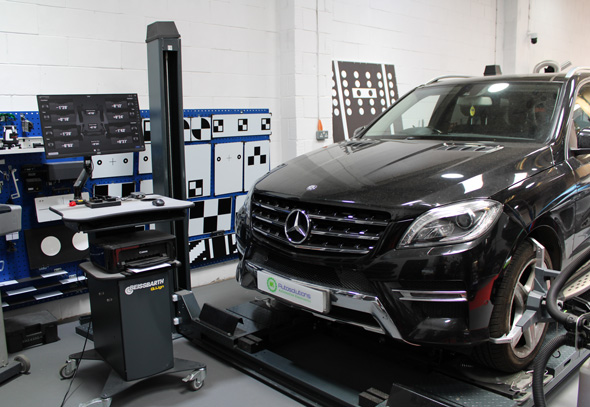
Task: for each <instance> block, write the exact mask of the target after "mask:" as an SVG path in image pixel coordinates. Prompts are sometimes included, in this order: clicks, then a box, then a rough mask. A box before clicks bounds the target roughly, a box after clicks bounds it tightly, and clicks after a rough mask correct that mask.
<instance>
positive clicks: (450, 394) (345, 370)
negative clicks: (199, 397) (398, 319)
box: [177, 291, 590, 407]
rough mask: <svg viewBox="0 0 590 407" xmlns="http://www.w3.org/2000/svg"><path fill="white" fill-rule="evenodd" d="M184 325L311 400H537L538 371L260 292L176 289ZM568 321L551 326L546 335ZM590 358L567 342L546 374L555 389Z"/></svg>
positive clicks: (367, 404)
mask: <svg viewBox="0 0 590 407" xmlns="http://www.w3.org/2000/svg"><path fill="white" fill-rule="evenodd" d="M177 294H178V296H179V298H178V300H179V301H178V303H177V317H178V318H180V320H181V323H180V325H179V326H178V327H179V332H180V333H181V334H182V335H184V336H185V337H186V338H188V339H189V340H191V341H192V342H193V343H195V344H196V345H198V346H199V347H200V348H202V349H205V350H206V351H209V352H211V353H212V354H214V355H216V356H218V357H220V358H221V359H223V360H224V361H226V362H228V363H229V364H231V365H233V366H234V367H236V368H237V369H239V370H241V371H243V372H245V373H247V374H249V375H251V376H253V377H255V378H256V379H258V380H260V381H262V382H264V383H265V384H267V385H269V386H271V387H273V388H275V389H277V390H279V391H281V392H283V393H285V394H287V395H289V396H290V397H292V398H293V399H295V400H297V401H299V402H301V403H302V404H304V405H309V406H334V407H336V406H339V407H340V406H346V407H393V406H403V407H430V406H439V407H442V406H449V407H476V406H477V407H487V406H490V407H512V406H525V407H528V406H532V405H533V398H532V387H531V384H532V373H531V372H528V371H522V372H518V373H515V374H506V373H502V372H498V371H494V370H491V369H485V368H483V367H479V366H476V365H475V364H473V363H472V362H471V361H470V360H469V359H468V358H467V357H465V356H463V355H460V354H454V353H451V352H449V351H442V350H435V349H432V348H428V347H416V346H411V345H408V344H404V343H400V342H398V341H394V340H392V339H389V338H387V337H385V336H383V335H380V334H377V333H372V332H368V331H365V330H363V329H361V328H358V327H354V326H349V325H344V324H340V323H333V322H330V321H326V320H323V319H320V318H316V317H314V316H312V315H311V314H309V313H307V312H305V311H299V310H296V309H292V308H289V307H286V306H277V304H276V303H275V301H274V300H271V299H263V300H254V301H251V302H248V303H244V304H240V305H237V306H234V307H231V308H228V309H226V310H220V309H217V308H214V307H212V306H210V305H209V304H204V305H203V308H202V309H199V306H198V304H197V303H196V300H195V299H194V297H193V296H192V294H191V293H190V292H189V291H182V292H179V293H177ZM560 333H561V331H560V329H559V328H558V327H557V326H556V325H555V324H551V325H550V327H549V328H548V334H547V340H549V339H551V338H552V337H554V336H555V335H557V334H560ZM589 356H590V352H589V351H588V350H585V349H582V350H576V349H574V348H571V347H564V348H562V349H561V350H560V352H559V356H558V357H554V358H552V360H551V361H550V362H549V364H548V366H547V372H546V376H545V393H546V394H550V393H551V392H552V391H553V390H554V389H556V388H557V387H558V385H559V384H560V383H561V382H563V380H565V379H566V378H567V377H568V376H569V375H570V374H571V373H573V372H575V371H576V370H577V369H578V368H579V367H580V366H581V364H582V363H583V362H584V361H585V360H586V359H587V358H588V357H589Z"/></svg>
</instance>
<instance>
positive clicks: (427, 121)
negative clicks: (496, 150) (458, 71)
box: [362, 82, 560, 142]
mask: <svg viewBox="0 0 590 407" xmlns="http://www.w3.org/2000/svg"><path fill="white" fill-rule="evenodd" d="M559 90H560V84H557V83H549V82H547V83H544V82H484V83H468V84H461V85H440V86H430V87H424V88H417V89H416V90H414V91H413V92H412V93H410V94H409V95H407V96H406V97H405V98H403V99H402V100H400V101H399V102H398V103H397V104H395V105H394V106H393V107H392V108H391V109H390V110H389V111H387V113H385V115H384V116H382V117H381V118H380V119H379V120H377V121H376V122H375V123H374V124H373V125H372V126H371V127H370V128H369V129H368V130H367V131H366V132H365V133H364V134H363V136H362V137H363V138H381V139H382V138H396V139H398V138H403V139H408V138H410V139H412V138H435V139H441V140H449V141H450V140H458V141H460V140H468V141H495V140H498V141H500V140H502V141H526V142H531V141H535V142H545V141H546V140H547V138H548V136H549V129H550V127H551V123H552V121H553V116H554V114H555V105H556V101H557V98H558V95H559Z"/></svg>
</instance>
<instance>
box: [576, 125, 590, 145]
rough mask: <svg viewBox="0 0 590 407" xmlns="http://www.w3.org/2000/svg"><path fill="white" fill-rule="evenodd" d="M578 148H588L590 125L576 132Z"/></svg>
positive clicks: (589, 143)
mask: <svg viewBox="0 0 590 407" xmlns="http://www.w3.org/2000/svg"><path fill="white" fill-rule="evenodd" d="M578 148H590V127H586V128H585V129H582V130H580V131H579V132H578Z"/></svg>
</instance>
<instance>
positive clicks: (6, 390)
mask: <svg viewBox="0 0 590 407" xmlns="http://www.w3.org/2000/svg"><path fill="white" fill-rule="evenodd" d="M195 295H196V298H197V301H198V302H199V304H201V305H202V304H203V303H205V302H208V303H211V304H213V305H215V306H216V307H218V308H222V309H223V308H226V307H230V306H232V305H236V304H240V303H243V302H247V301H249V300H251V299H252V298H253V297H254V296H256V295H257V294H255V293H253V292H250V291H247V290H244V289H242V288H240V287H239V286H238V285H237V284H236V283H235V281H233V280H229V281H224V282H220V283H216V284H211V285H208V286H203V287H199V288H197V289H195ZM77 325H78V323H77V322H71V323H66V324H63V325H60V326H59V328H58V333H59V336H60V338H61V339H60V340H59V341H57V342H55V343H51V344H46V345H42V346H36V347H32V348H28V349H26V350H24V351H23V352H21V353H22V354H24V355H25V356H27V357H28V358H29V359H30V360H31V371H30V373H29V374H27V375H21V376H18V377H16V378H14V379H12V380H10V381H8V382H6V383H4V384H3V385H1V386H0V406H2V407H9V406H10V407H36V406H43V407H45V406H56V407H57V406H60V405H61V403H62V399H63V397H64V395H65V394H66V391H67V389H68V386H69V384H70V380H62V379H61V378H60V375H59V369H60V367H61V366H62V365H63V363H64V362H65V360H66V358H67V356H68V355H69V354H70V353H75V352H79V351H81V350H82V347H83V345H84V338H82V337H81V336H80V335H78V334H76V333H75V327H76V326H77ZM92 346H93V344H92V342H89V343H88V345H87V348H92ZM10 356H11V360H12V358H13V357H14V356H15V355H14V354H12V355H10ZM174 356H175V357H177V358H183V359H189V360H194V361H199V362H202V363H205V364H206V365H207V379H206V381H205V385H204V386H203V388H202V389H200V390H199V391H197V392H192V391H190V390H189V389H188V387H187V385H186V384H184V383H182V381H181V379H182V377H184V375H185V374H183V373H174V374H164V375H158V376H155V377H153V378H150V379H147V380H145V381H143V382H140V383H138V384H136V385H135V386H133V387H132V388H131V389H128V390H126V391H125V392H123V393H121V394H120V395H118V396H116V397H115V398H114V399H113V403H112V405H113V406H125V407H136V406H137V407H139V406H142V407H146V406H153V407H156V406H178V407H182V406H187V407H188V406H240V407H250V406H276V407H289V406H301V405H302V404H300V403H298V402H297V401H294V400H293V399H291V398H289V397H288V396H286V395H283V394H282V393H280V392H278V391H276V390H273V389H272V388H270V387H268V386H266V385H264V384H262V383H261V382H258V381H257V380H255V379H253V378H251V377H250V376H247V375H245V374H243V373H241V372H240V371H238V370H236V369H235V368H233V367H231V366H229V365H228V364H226V363H224V362H223V361H221V360H219V359H216V358H215V357H213V356H211V355H210V354H208V353H206V352H203V351H201V350H200V349H199V348H197V347H196V346H195V345H194V344H192V343H190V342H189V341H188V340H186V339H184V338H180V339H177V340H175V341H174ZM108 373H109V367H108V366H107V365H106V364H105V363H104V362H101V361H86V360H83V361H82V363H81V365H80V368H79V371H78V374H77V376H76V378H75V380H74V382H73V385H72V388H71V391H70V394H69V396H68V398H67V400H66V403H65V406H67V407H74V406H79V405H80V404H81V403H84V402H88V401H90V400H92V399H94V398H96V397H98V396H99V395H100V392H101V390H102V386H103V384H104V382H105V380H106V378H107V376H108ZM577 386H578V380H577V375H575V376H572V378H570V379H569V380H568V381H567V382H566V383H564V385H562V386H560V389H559V390H558V392H557V393H556V394H554V395H553V396H552V397H551V399H550V400H549V404H548V405H549V406H551V407H573V406H576V400H577Z"/></svg>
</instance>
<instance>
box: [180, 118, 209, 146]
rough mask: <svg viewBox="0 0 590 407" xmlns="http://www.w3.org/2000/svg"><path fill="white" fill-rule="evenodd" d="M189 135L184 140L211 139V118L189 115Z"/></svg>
mask: <svg viewBox="0 0 590 407" xmlns="http://www.w3.org/2000/svg"><path fill="white" fill-rule="evenodd" d="M190 134H191V137H190V138H189V139H188V140H187V139H185V140H184V141H205V140H211V119H210V118H208V117H191V133H190Z"/></svg>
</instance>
